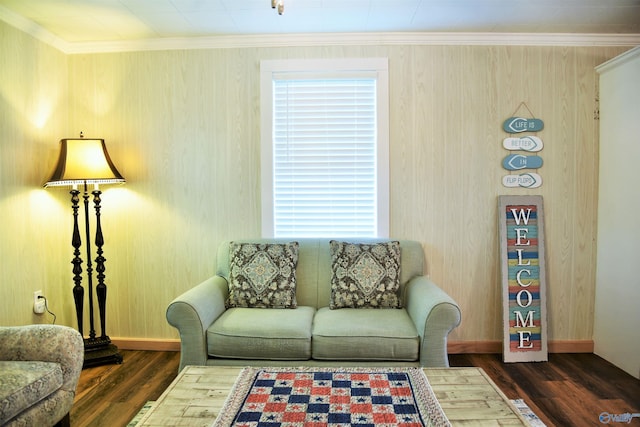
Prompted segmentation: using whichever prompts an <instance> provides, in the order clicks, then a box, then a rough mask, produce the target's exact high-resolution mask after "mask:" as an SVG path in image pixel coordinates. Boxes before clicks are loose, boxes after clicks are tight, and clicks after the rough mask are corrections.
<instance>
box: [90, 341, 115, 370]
mask: <svg viewBox="0 0 640 427" xmlns="http://www.w3.org/2000/svg"><path fill="white" fill-rule="evenodd" d="M122 360H123V359H122V355H121V354H120V352H119V351H118V347H116V346H115V345H114V344H111V339H109V337H99V338H93V339H91V338H85V340H84V364H83V365H82V367H83V368H89V367H91V366H98V365H105V364H109V363H116V364H120V363H122Z"/></svg>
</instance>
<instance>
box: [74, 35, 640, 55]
mask: <svg viewBox="0 0 640 427" xmlns="http://www.w3.org/2000/svg"><path fill="white" fill-rule="evenodd" d="M353 45H358V46H367V45H377V46H381V45H382V46H384V45H451V46H637V45H640V34H564V33H558V34H532V33H429V32H420V33H416V32H411V33H302V34H260V35H229V36H226V35H225V36H211V37H186V38H160V39H145V40H126V41H112V42H95V43H67V46H66V49H65V50H64V51H65V52H66V53H68V54H81V53H106V52H131V51H149V50H177V49H180V50H182V49H229V48H254V47H256V48H264V47H310V46H353Z"/></svg>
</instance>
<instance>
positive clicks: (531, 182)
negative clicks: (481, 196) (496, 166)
mask: <svg viewBox="0 0 640 427" xmlns="http://www.w3.org/2000/svg"><path fill="white" fill-rule="evenodd" d="M502 185H504V186H505V187H510V188H513V187H522V188H538V187H540V186H541V185H542V177H541V176H540V175H538V174H537V173H534V172H527V173H523V174H520V175H505V176H503V177H502Z"/></svg>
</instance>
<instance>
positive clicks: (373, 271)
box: [329, 240, 402, 309]
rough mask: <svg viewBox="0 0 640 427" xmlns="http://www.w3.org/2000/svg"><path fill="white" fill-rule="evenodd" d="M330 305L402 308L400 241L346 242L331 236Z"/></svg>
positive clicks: (335, 306)
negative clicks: (400, 294)
mask: <svg viewBox="0 0 640 427" xmlns="http://www.w3.org/2000/svg"><path fill="white" fill-rule="evenodd" d="M329 244H330V245H331V270H332V272H331V273H332V274H331V301H330V303H329V308H331V309H335V308H347V307H350V308H365V307H367V308H402V301H400V298H399V297H398V290H399V289H400V242H397V241H393V242H384V243H370V244H369V243H347V242H338V241H335V240H331V241H330V242H329Z"/></svg>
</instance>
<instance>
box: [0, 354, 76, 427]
mask: <svg viewBox="0 0 640 427" xmlns="http://www.w3.org/2000/svg"><path fill="white" fill-rule="evenodd" d="M62 381H63V379H62V368H61V367H60V364H58V363H54V362H32V361H0V425H4V424H5V423H6V422H7V421H9V420H10V419H12V418H13V417H15V416H16V415H18V414H20V413H21V412H23V411H24V410H25V409H27V408H29V407H31V406H33V405H35V404H36V403H38V402H39V401H41V400H43V399H45V398H46V397H47V396H49V395H50V394H52V393H54V392H55V391H56V390H58V389H59V388H60V387H62Z"/></svg>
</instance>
